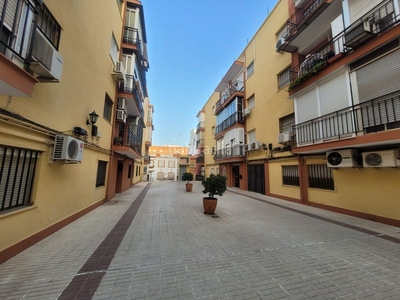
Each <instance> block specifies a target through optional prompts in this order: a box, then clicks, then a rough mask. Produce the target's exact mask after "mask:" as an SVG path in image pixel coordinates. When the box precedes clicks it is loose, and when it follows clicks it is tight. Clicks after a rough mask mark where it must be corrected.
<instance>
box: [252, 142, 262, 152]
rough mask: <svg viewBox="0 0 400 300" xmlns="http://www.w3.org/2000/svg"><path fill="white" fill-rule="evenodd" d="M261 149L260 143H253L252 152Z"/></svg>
mask: <svg viewBox="0 0 400 300" xmlns="http://www.w3.org/2000/svg"><path fill="white" fill-rule="evenodd" d="M259 148H260V143H259V142H252V143H251V150H257V149H259Z"/></svg>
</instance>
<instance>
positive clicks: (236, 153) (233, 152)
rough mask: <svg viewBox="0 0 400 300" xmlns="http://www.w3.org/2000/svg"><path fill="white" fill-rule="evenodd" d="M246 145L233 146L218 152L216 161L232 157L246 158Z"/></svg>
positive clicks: (215, 157)
mask: <svg viewBox="0 0 400 300" xmlns="http://www.w3.org/2000/svg"><path fill="white" fill-rule="evenodd" d="M244 154H245V151H244V145H233V146H229V147H226V148H223V149H219V150H217V152H216V154H215V156H214V159H215V160H218V159H226V158H232V157H244Z"/></svg>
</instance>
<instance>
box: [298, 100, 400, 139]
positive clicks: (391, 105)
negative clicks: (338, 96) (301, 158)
mask: <svg viewBox="0 0 400 300" xmlns="http://www.w3.org/2000/svg"><path fill="white" fill-rule="evenodd" d="M394 128H400V96H399V95H397V96H394V97H390V98H385V99H374V100H370V101H366V102H363V103H361V104H358V105H355V106H352V107H349V108H345V109H342V110H339V111H336V112H334V113H331V114H328V115H324V116H321V117H319V118H315V119H312V120H309V121H307V122H303V123H300V124H296V125H295V126H294V132H295V136H294V138H295V142H296V143H297V145H298V146H302V145H308V144H315V143H321V142H323V141H327V140H340V139H344V138H348V137H353V136H355V135H356V134H357V133H358V132H361V133H370V132H377V131H383V130H389V129H394Z"/></svg>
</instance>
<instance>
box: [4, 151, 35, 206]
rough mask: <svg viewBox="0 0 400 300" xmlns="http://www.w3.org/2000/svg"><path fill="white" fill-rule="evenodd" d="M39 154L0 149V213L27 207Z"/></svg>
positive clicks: (29, 201) (29, 202)
mask: <svg viewBox="0 0 400 300" xmlns="http://www.w3.org/2000/svg"><path fill="white" fill-rule="evenodd" d="M38 158H39V152H38V151H34V150H28V149H18V148H11V147H0V212H3V211H7V210H11V209H15V208H18V207H23V206H29V205H30V204H31V193H32V187H33V180H34V177H35V169H36V162H37V159H38Z"/></svg>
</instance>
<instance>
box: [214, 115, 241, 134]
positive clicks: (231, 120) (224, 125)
mask: <svg viewBox="0 0 400 300" xmlns="http://www.w3.org/2000/svg"><path fill="white" fill-rule="evenodd" d="M236 123H241V124H242V123H244V117H243V114H242V112H235V113H233V114H232V115H230V116H229V117H228V118H226V119H225V120H224V121H222V122H221V123H220V124H218V125H217V126H216V127H215V132H214V135H217V134H219V133H221V132H223V131H225V130H227V129H228V128H229V127H231V126H233V125H235V124H236Z"/></svg>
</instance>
